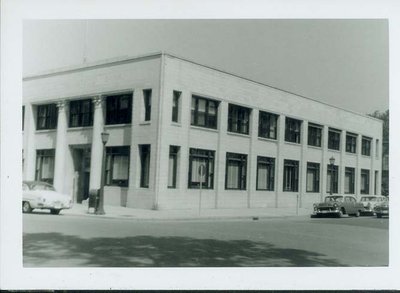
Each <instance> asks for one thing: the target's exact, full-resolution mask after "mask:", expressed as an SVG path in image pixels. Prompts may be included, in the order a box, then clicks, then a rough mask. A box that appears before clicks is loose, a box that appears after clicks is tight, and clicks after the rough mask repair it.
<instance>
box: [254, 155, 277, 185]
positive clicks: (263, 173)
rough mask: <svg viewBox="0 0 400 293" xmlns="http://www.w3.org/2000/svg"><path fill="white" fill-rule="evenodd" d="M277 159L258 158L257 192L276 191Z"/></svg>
mask: <svg viewBox="0 0 400 293" xmlns="http://www.w3.org/2000/svg"><path fill="white" fill-rule="evenodd" d="M274 175H275V159H274V158H269V157H261V156H258V157H257V190H274V180H275V179H274V177H275V176H274Z"/></svg>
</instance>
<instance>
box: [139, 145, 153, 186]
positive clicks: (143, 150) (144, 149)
mask: <svg viewBox="0 0 400 293" xmlns="http://www.w3.org/2000/svg"><path fill="white" fill-rule="evenodd" d="M139 154H140V187H144V188H148V187H149V175H150V145H149V144H142V145H139Z"/></svg>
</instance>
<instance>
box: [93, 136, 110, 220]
mask: <svg viewBox="0 0 400 293" xmlns="http://www.w3.org/2000/svg"><path fill="white" fill-rule="evenodd" d="M109 136H110V134H109V133H108V132H102V133H101V141H102V142H103V157H102V160H101V180H100V196H99V202H98V204H97V207H96V212H95V213H96V215H104V214H105V213H106V212H105V211H104V177H105V173H106V172H105V170H106V143H107V141H108V137H109Z"/></svg>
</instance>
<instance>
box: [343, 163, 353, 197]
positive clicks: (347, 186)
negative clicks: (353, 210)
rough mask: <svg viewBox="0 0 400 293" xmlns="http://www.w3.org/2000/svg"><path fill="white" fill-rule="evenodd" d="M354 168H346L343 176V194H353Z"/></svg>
mask: <svg viewBox="0 0 400 293" xmlns="http://www.w3.org/2000/svg"><path fill="white" fill-rule="evenodd" d="M354 174H355V170H354V168H350V167H346V168H345V175H344V193H347V194H354V178H355V175H354Z"/></svg>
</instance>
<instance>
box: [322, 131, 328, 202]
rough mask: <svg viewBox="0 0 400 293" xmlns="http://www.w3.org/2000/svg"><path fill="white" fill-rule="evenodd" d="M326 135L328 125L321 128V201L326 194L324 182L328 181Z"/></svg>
mask: <svg viewBox="0 0 400 293" xmlns="http://www.w3.org/2000/svg"><path fill="white" fill-rule="evenodd" d="M328 136H329V127H327V126H323V129H322V162H321V181H320V184H321V189H320V192H321V198H320V200H321V201H323V199H324V196H325V195H326V194H327V192H326V182H327V181H328V164H329V156H328V155H329V154H328Z"/></svg>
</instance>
